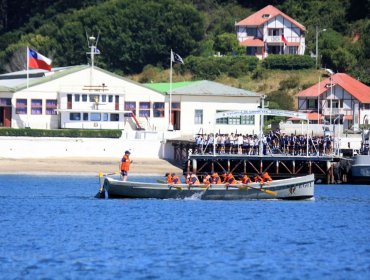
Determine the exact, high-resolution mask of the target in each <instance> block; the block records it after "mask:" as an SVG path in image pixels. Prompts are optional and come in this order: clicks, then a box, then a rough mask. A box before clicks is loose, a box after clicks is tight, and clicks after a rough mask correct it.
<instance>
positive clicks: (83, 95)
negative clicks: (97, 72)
mask: <svg viewBox="0 0 370 280" xmlns="http://www.w3.org/2000/svg"><path fill="white" fill-rule="evenodd" d="M82 102H87V94H82Z"/></svg>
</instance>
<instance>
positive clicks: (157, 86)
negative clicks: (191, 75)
mask: <svg viewBox="0 0 370 280" xmlns="http://www.w3.org/2000/svg"><path fill="white" fill-rule="evenodd" d="M199 82H200V81H193V82H177V83H172V90H174V89H178V88H182V87H187V86H190V85H194V84H197V83H199ZM144 85H145V86H146V87H148V88H150V89H154V90H156V91H159V92H161V93H167V92H169V91H170V83H148V84H144Z"/></svg>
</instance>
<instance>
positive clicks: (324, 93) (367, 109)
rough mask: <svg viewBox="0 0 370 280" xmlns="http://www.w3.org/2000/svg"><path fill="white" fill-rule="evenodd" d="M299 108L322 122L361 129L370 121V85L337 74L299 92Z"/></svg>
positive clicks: (345, 127) (344, 127)
mask: <svg viewBox="0 0 370 280" xmlns="http://www.w3.org/2000/svg"><path fill="white" fill-rule="evenodd" d="M297 97H298V110H299V111H300V112H307V113H311V114H314V113H316V114H315V116H316V117H317V118H318V122H319V123H320V124H338V123H340V124H343V129H351V128H353V129H355V130H357V129H359V128H360V127H361V126H363V125H369V123H370V120H369V118H370V87H368V86H367V85H365V84H363V83H361V82H360V81H358V80H356V79H354V78H353V77H351V76H349V75H348V74H345V73H337V74H334V75H332V76H330V77H329V78H327V79H325V80H323V81H321V82H319V83H317V84H316V85H313V86H311V87H309V88H307V89H305V90H303V91H301V92H299V93H298V95H297Z"/></svg>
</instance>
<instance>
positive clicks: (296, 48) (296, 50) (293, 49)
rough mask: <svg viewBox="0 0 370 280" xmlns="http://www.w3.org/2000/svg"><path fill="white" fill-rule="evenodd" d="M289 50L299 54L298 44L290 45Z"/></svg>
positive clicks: (290, 52) (291, 52)
mask: <svg viewBox="0 0 370 280" xmlns="http://www.w3.org/2000/svg"><path fill="white" fill-rule="evenodd" d="M288 52H289V54H298V47H297V46H293V47H288Z"/></svg>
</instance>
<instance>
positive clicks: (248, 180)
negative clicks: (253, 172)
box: [242, 174, 252, 184]
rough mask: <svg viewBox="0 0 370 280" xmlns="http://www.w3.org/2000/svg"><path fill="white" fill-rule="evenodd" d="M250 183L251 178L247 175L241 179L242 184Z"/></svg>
mask: <svg viewBox="0 0 370 280" xmlns="http://www.w3.org/2000/svg"><path fill="white" fill-rule="evenodd" d="M251 182H252V180H251V178H249V177H248V175H247V174H244V176H243V178H242V184H249V183H251Z"/></svg>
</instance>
